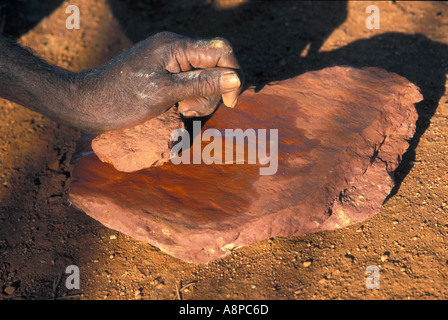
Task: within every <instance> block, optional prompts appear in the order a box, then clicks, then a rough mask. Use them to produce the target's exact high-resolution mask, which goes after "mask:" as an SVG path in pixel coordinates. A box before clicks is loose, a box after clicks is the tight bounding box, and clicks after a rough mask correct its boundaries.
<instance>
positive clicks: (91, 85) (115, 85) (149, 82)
mask: <svg viewBox="0 0 448 320" xmlns="http://www.w3.org/2000/svg"><path fill="white" fill-rule="evenodd" d="M241 77H242V75H241V71H240V67H239V64H238V62H237V60H236V57H235V55H234V53H233V50H232V47H231V46H230V44H229V42H228V41H226V40H225V39H219V38H216V39H212V40H193V39H190V38H186V37H183V36H180V35H177V34H175V33H170V32H163V33H158V34H156V35H155V36H153V37H150V38H148V39H146V40H144V41H142V42H140V43H138V44H137V45H135V46H134V47H132V48H131V49H129V50H128V51H126V52H124V53H122V54H121V55H119V56H118V57H116V58H115V59H113V60H112V61H111V62H110V63H109V64H107V65H105V66H103V67H102V68H99V69H96V70H91V71H90V72H87V73H86V74H85V75H84V77H83V79H82V80H81V82H80V88H81V92H82V93H83V94H84V97H83V98H82V99H81V104H83V105H85V106H86V108H89V106H91V107H92V108H98V110H96V111H94V114H95V115H94V117H95V118H97V119H96V120H97V121H103V123H104V124H103V126H104V128H102V130H101V131H105V130H110V129H115V128H122V127H126V126H131V125H135V124H138V123H141V122H144V121H146V120H149V119H151V118H153V117H157V116H158V115H160V114H162V113H163V112H165V111H166V110H167V109H168V108H170V107H171V106H173V105H174V104H176V103H179V106H178V109H179V111H180V112H181V113H182V114H183V115H184V116H185V117H187V118H188V117H198V116H207V115H210V114H211V113H213V112H214V110H215V109H216V107H217V105H218V103H219V101H220V98H221V96H222V99H223V102H224V104H225V105H226V106H228V107H234V106H235V104H236V102H237V99H238V96H239V94H240V92H241V88H242V80H241ZM90 112H92V110H90Z"/></svg>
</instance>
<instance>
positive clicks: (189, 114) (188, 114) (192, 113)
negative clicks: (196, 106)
mask: <svg viewBox="0 0 448 320" xmlns="http://www.w3.org/2000/svg"><path fill="white" fill-rule="evenodd" d="M183 116H184V117H199V113H197V112H196V111H185V112H184V113H183Z"/></svg>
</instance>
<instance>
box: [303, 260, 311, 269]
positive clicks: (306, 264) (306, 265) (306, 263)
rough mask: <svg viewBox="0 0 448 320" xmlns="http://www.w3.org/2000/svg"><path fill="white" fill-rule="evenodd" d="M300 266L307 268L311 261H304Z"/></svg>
mask: <svg viewBox="0 0 448 320" xmlns="http://www.w3.org/2000/svg"><path fill="white" fill-rule="evenodd" d="M302 265H303V266H304V267H305V268H307V267H309V266H310V265H311V261H305V262H304V263H303V264H302Z"/></svg>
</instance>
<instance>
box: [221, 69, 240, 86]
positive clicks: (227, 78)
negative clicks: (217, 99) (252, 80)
mask: <svg viewBox="0 0 448 320" xmlns="http://www.w3.org/2000/svg"><path fill="white" fill-rule="evenodd" d="M219 85H220V86H221V90H233V89H238V88H239V87H240V85H241V82H240V78H238V76H237V75H236V73H233V72H231V73H225V74H223V75H222V76H221V78H220V79H219Z"/></svg>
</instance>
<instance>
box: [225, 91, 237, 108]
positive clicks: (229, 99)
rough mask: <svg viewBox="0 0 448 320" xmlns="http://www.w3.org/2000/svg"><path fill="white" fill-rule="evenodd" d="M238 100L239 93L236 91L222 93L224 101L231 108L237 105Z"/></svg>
mask: <svg viewBox="0 0 448 320" xmlns="http://www.w3.org/2000/svg"><path fill="white" fill-rule="evenodd" d="M237 101H238V94H237V93H236V92H235V91H232V92H227V93H223V94H222V102H224V104H225V105H226V106H227V107H229V108H233V107H235V105H236V103H237Z"/></svg>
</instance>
